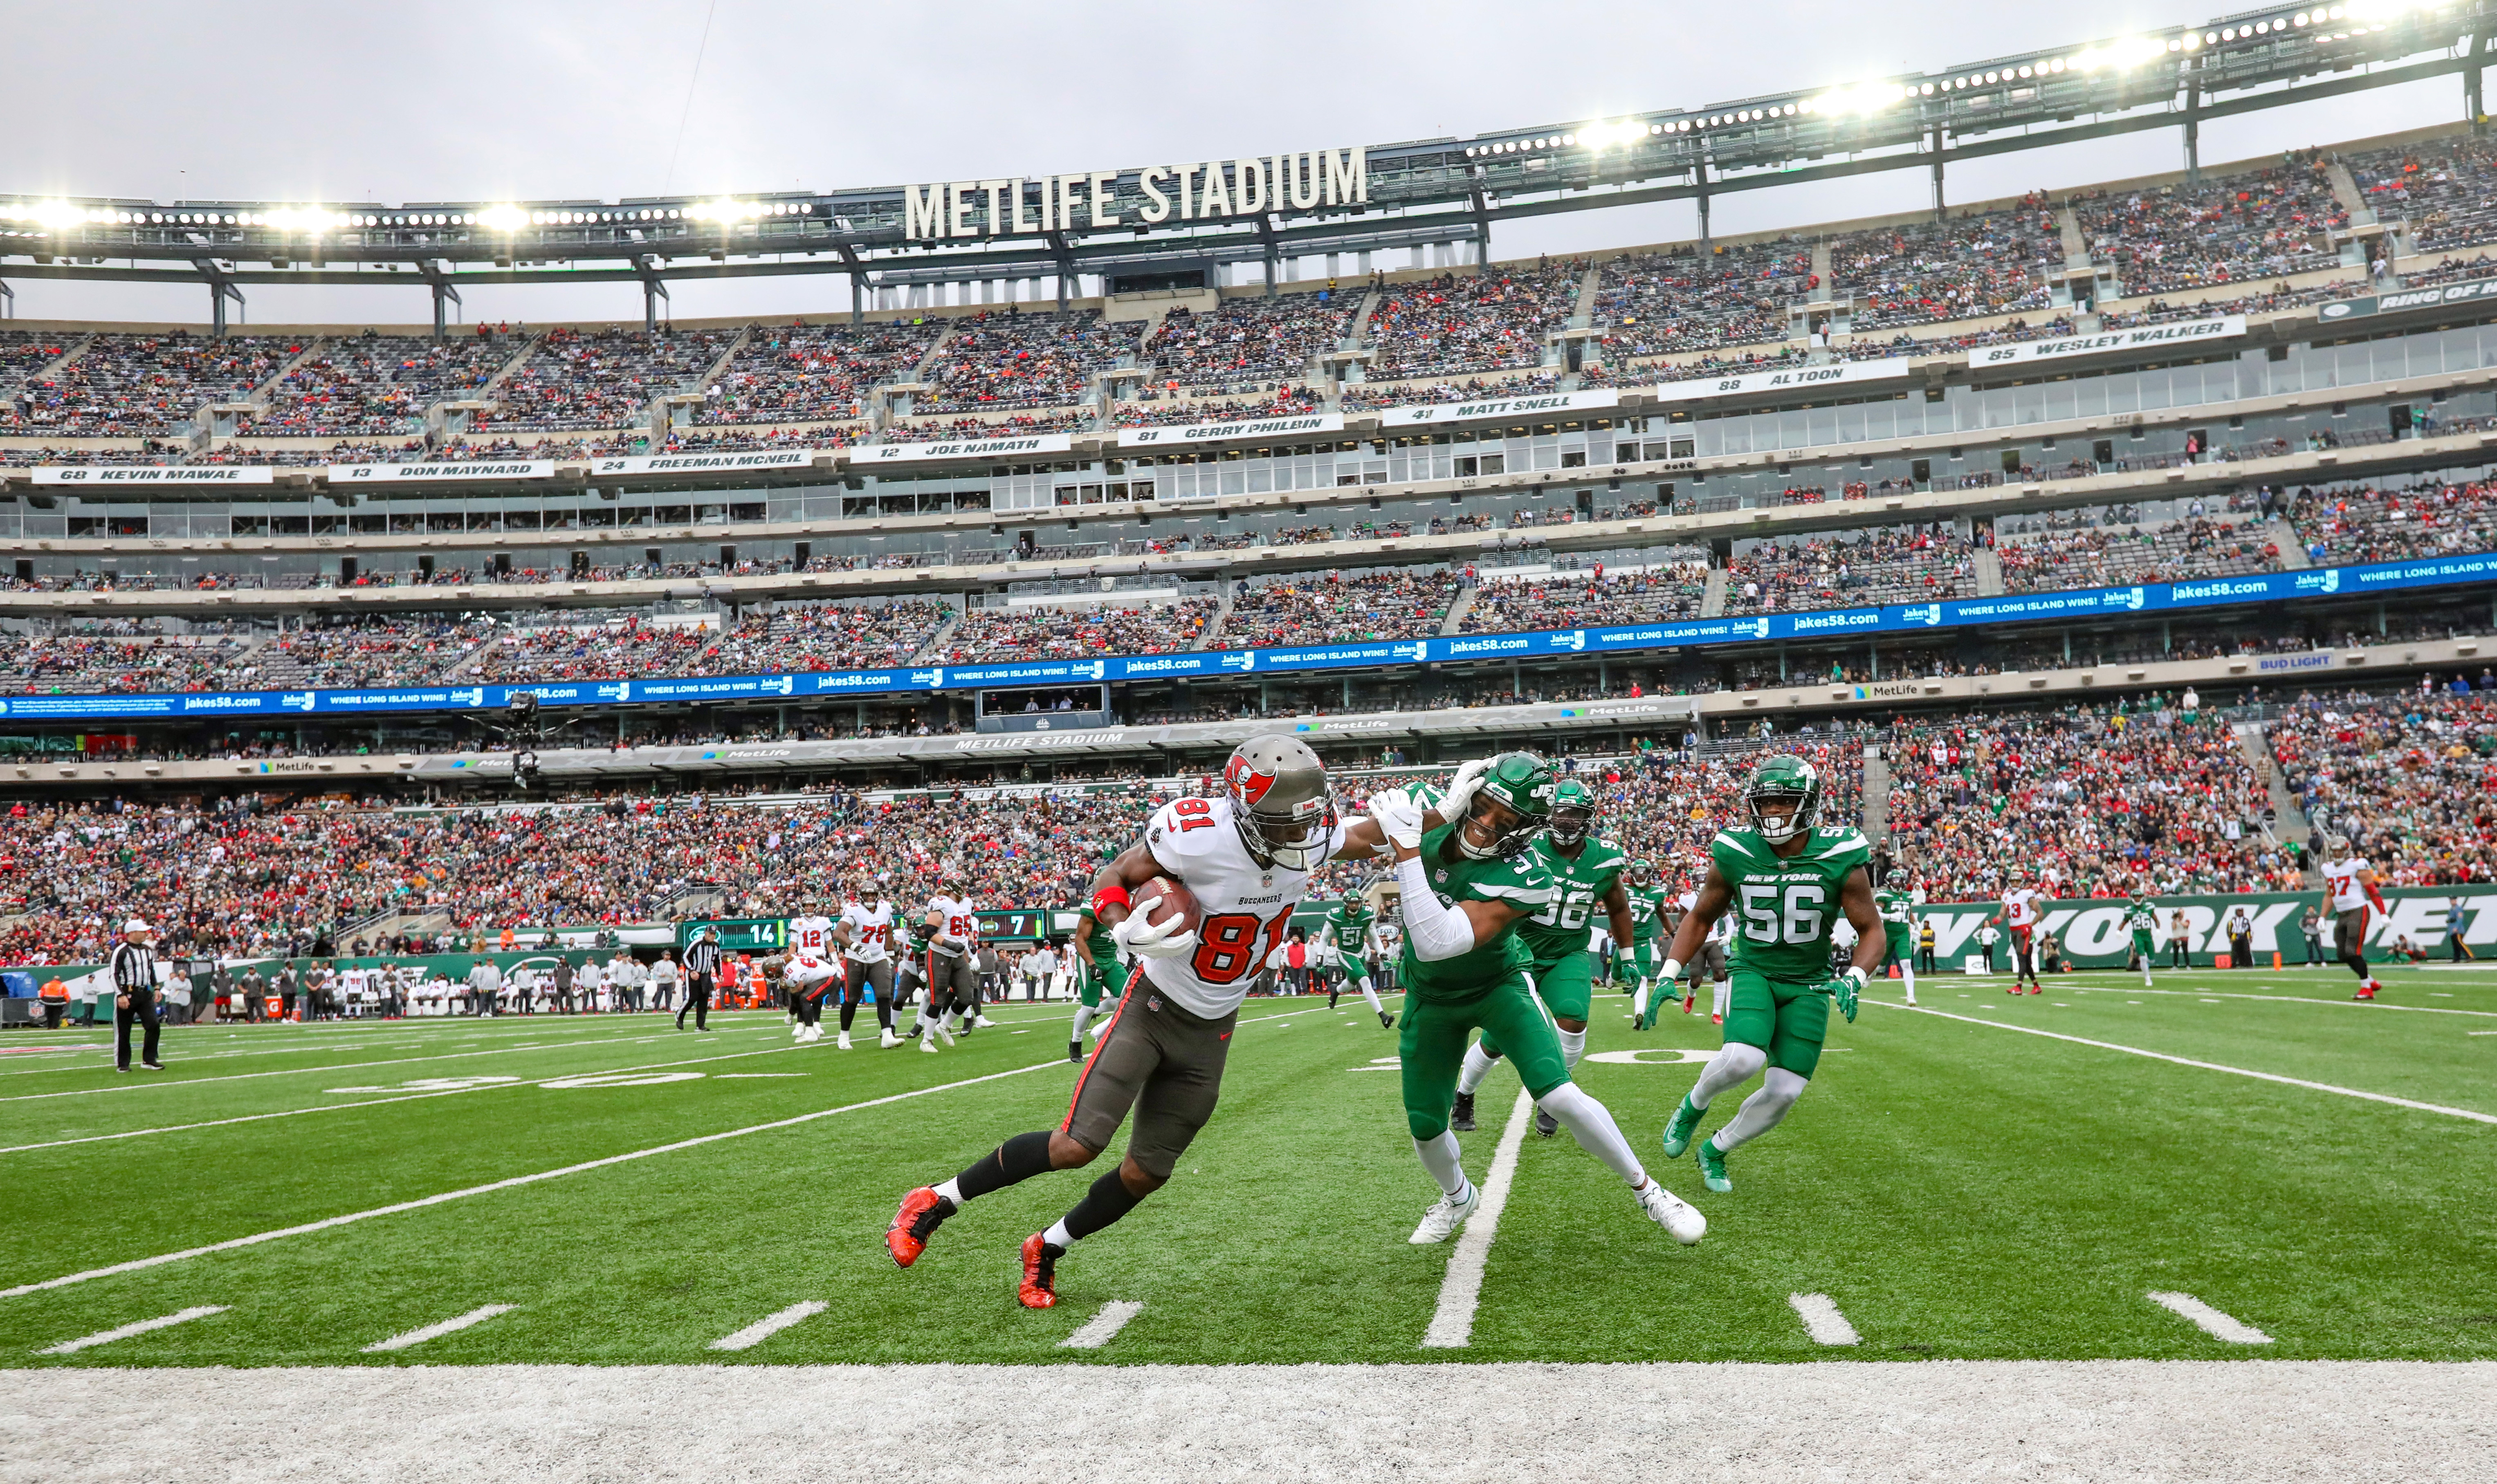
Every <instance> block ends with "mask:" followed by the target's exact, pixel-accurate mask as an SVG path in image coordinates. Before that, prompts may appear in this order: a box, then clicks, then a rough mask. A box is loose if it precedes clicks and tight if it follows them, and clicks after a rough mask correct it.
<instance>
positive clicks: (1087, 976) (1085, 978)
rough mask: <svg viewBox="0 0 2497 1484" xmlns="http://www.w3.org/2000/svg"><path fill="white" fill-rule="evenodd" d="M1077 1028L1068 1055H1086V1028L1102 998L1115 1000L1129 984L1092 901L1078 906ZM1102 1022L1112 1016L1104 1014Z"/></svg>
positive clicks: (1068, 1044)
mask: <svg viewBox="0 0 2497 1484" xmlns="http://www.w3.org/2000/svg"><path fill="white" fill-rule="evenodd" d="M1072 951H1073V952H1074V954H1075V955H1076V970H1075V1029H1074V1030H1073V1032H1071V1033H1070V1034H1069V1035H1068V1036H1067V1039H1066V1059H1067V1060H1069V1061H1081V1060H1083V1059H1084V1029H1085V1027H1086V1026H1090V1025H1091V1024H1092V1019H1093V1017H1094V1016H1095V1015H1098V1014H1099V1013H1100V1010H1101V1002H1102V1001H1103V1000H1105V999H1106V1000H1115V999H1117V998H1118V997H1119V995H1120V994H1121V993H1122V990H1123V988H1124V987H1125V984H1126V975H1125V974H1124V973H1123V972H1122V969H1121V967H1120V963H1119V945H1118V944H1117V943H1115V942H1113V941H1112V940H1111V938H1110V933H1109V931H1108V930H1107V929H1105V928H1103V927H1102V926H1101V919H1100V918H1099V917H1097V916H1095V915H1094V914H1093V911H1092V903H1090V902H1089V901H1088V902H1086V903H1084V904H1083V905H1082V906H1079V907H1077V908H1076V909H1075V941H1074V943H1073V945H1072ZM1101 1023H1102V1024H1103V1025H1105V1026H1106V1025H1108V1024H1109V1018H1108V1017H1106V1016H1103V1017H1102V1020H1101Z"/></svg>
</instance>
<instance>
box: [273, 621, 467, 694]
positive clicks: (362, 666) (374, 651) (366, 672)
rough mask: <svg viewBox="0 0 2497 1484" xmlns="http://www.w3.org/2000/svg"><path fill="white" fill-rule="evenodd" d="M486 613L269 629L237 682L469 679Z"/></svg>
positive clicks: (338, 684)
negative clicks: (278, 630) (272, 631)
mask: <svg viewBox="0 0 2497 1484" xmlns="http://www.w3.org/2000/svg"><path fill="white" fill-rule="evenodd" d="M495 632H496V630H495V626H494V624H493V622H492V621H491V620H489V619H476V618H456V617H449V616H433V615H427V614H392V615H370V616H357V617H352V618H341V619H332V620H331V621H328V622H323V623H315V624H311V625H308V626H306V627H302V628H292V629H288V630H286V631H284V632H283V633H280V634H277V635H274V636H273V637H271V638H270V639H269V640H268V641H267V642H266V643H263V644H262V645H260V646H259V647H256V648H255V649H253V650H252V651H251V654H250V655H249V656H248V660H247V665H248V668H247V669H245V670H243V671H241V672H240V673H238V674H237V676H236V677H235V685H234V688H236V689H251V690H262V689H266V690H277V689H284V688H287V687H290V686H309V687H312V688H315V689H330V688H337V689H353V688H357V687H361V686H368V685H416V684H421V683H423V682H425V681H427V680H434V679H442V680H451V679H461V680H466V679H478V678H479V677H478V675H477V673H476V669H475V664H474V656H475V655H476V652H477V650H478V649H479V648H480V647H483V646H486V645H489V644H491V643H492V642H493V638H494V634H495Z"/></svg>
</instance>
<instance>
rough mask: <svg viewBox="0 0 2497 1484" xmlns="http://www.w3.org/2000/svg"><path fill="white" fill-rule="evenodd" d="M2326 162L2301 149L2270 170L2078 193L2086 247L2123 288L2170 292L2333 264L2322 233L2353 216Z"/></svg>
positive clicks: (2336, 258) (2130, 292) (2335, 259)
mask: <svg viewBox="0 0 2497 1484" xmlns="http://www.w3.org/2000/svg"><path fill="white" fill-rule="evenodd" d="M2329 170H2330V164H2329V162H2328V161H2327V160H2326V159H2325V158H2324V157H2323V155H2322V154H2321V153H2320V152H2317V151H2310V150H2301V151H2298V152H2296V153H2295V154H2293V155H2292V156H2290V157H2288V158H2285V159H2283V161H2282V162H2281V163H2280V164H2279V165H2276V166H2273V167H2271V168H2270V169H2268V170H2262V171H2257V172H2252V173H2249V174H2242V175H2230V176H2228V177H2226V178H2223V179H2218V180H2208V181H2205V182H2203V184H2202V185H2201V186H2199V187H2198V188H2189V187H2186V186H2182V185H2166V186H2160V187H2157V188H2155V189H2149V190H2139V191H2127V192H2122V193H2117V194H2107V193H2093V194H2091V195H2090V196H2088V197H2086V198H2075V202H2076V206H2077V214H2078V217H2079V221H2080V227H2081V234H2082V236H2083V237H2085V238H2086V239H2087V240H2088V242H2089V244H2090V248H2091V251H2092V252H2093V253H2094V254H2095V255H2096V256H2098V257H2099V258H2101V259H2102V260H2106V261H2111V262H2113V263H2114V265H2115V268H2116V278H2117V281H2118V282H2119V283H2120V284H2121V285H2122V286H2123V288H2124V292H2125V294H2126V295H2127V296H2134V295H2141V294H2173V293H2176V292H2178V291H2179V290H2183V289H2198V288H2207V287H2210V286H2212V285H2216V284H2224V283H2235V282H2239V281H2241V280H2244V279H2249V278H2277V277H2280V276H2281V275H2283V274H2286V273H2297V272H2304V271H2306V270H2308V269H2311V268H2331V267H2333V266H2335V265H2337V264H2338V263H2339V262H2340V261H2341V260H2340V254H2339V251H2338V249H2336V248H2335V247H2333V245H2332V243H2331V239H2330V236H2329V234H2330V233H2331V232H2332V231H2334V230H2335V229H2338V228H2343V227H2347V226H2348V225H2349V224H2350V215H2349V212H2348V211H2346V210H2345V209H2343V207H2342V205H2341V204H2340V202H2339V201H2338V200H2337V199H2335V197H2334V195H2333V192H2332V181H2331V176H2330V174H2329Z"/></svg>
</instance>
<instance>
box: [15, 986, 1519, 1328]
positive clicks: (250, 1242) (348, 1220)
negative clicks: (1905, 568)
mask: <svg viewBox="0 0 2497 1484" xmlns="http://www.w3.org/2000/svg"><path fill="white" fill-rule="evenodd" d="M1320 1008H1322V1007H1320ZM1308 1013H1309V1011H1308V1010H1291V1011H1286V1012H1285V1013H1284V1014H1282V1015H1261V1016H1257V1017H1254V1018H1253V1019H1250V1020H1245V1021H1242V1022H1240V1023H1239V1024H1241V1025H1243V1026H1253V1025H1256V1024H1257V1023H1258V1022H1259V1021H1275V1020H1288V1019H1290V1018H1291V1017H1292V1016H1295V1015H1306V1014H1308ZM777 1049H778V1050H783V1051H786V1050H794V1048H790V1047H781V1048H777ZM1064 1065H1066V1063H1065V1062H1064V1061H1063V1060H1059V1059H1056V1058H1052V1059H1051V1060H1048V1061H1036V1062H1033V1063H1032V1064H1031V1065H1029V1066H1018V1067H1013V1068H1010V1069H1008V1070H1006V1071H1002V1072H990V1073H988V1074H986V1075H984V1076H980V1077H965V1078H964V1079H963V1080H962V1081H960V1082H948V1083H940V1084H938V1085H937V1086H935V1087H932V1088H914V1089H911V1090H909V1091H907V1092H896V1093H893V1094H891V1095H889V1096H885V1097H871V1098H869V1099H868V1100H866V1101H865V1102H858V1103H844V1104H842V1105H841V1106H839V1107H838V1108H824V1109H819V1110H817V1111H816V1112H813V1113H802V1114H799V1115H798V1116H797V1117H795V1118H787V1119H774V1121H771V1122H769V1123H753V1124H749V1125H747V1126H746V1127H743V1128H731V1129H728V1130H726V1131H725V1132H722V1133H715V1134H702V1135H698V1136H697V1137H695V1138H691V1139H680V1140H678V1141H677V1142H676V1143H674V1144H660V1145H655V1146H653V1147H651V1148H649V1149H644V1150H635V1151H633V1152H630V1153H624V1154H610V1155H608V1156H607V1157H605V1158H603V1159H591V1160H586V1161H585V1162H583V1163H581V1164H568V1165H565V1166H563V1167H562V1168H561V1169H555V1170H540V1171H539V1172H537V1173H536V1174H534V1175H515V1176H512V1177H511V1178H509V1179H508V1180H497V1181H491V1182H489V1183H488V1184H482V1185H470V1186H468V1187H467V1188H466V1189H462V1190H445V1191H442V1192H440V1193H439V1194H435V1195H427V1196H422V1197H420V1198H418V1199H416V1200H412V1201H400V1202H397V1203H396V1204H395V1205H390V1206H376V1207H374V1208H373V1209H372V1210H370V1211H356V1212H350V1213H348V1214H347V1215H345V1216H330V1217H327V1218H325V1219H323V1220H319V1221H307V1222H304V1223H303V1224H301V1225H300V1226H281V1227H279V1228H278V1229H276V1230H275V1231H266V1232H255V1233H253V1234H252V1235H251V1236H248V1237H231V1238H228V1239H227V1240H226V1241H223V1242H212V1243H209V1244H208V1245H207V1246H205V1247H184V1248H183V1249H182V1250H180V1251H178V1252H160V1253H158V1254H156V1255H155V1256H153V1257H135V1258H132V1259H131V1260H130V1261H128V1262H117V1263H114V1264H113V1265H111V1267H107V1268H89V1269H88V1270H86V1271H85V1272H83V1273H65V1274H63V1275H61V1276H60V1277H59V1278H47V1279H43V1280H42V1281H40V1282H33V1283H20V1284H18V1285H17V1286H16V1287H15V1288H0V1299H15V1298H22V1297H24V1296H25V1295H27V1294H30V1293H42V1292H44V1291H46V1290H47V1289H52V1288H66V1287H68V1286H69V1285H70V1284H72V1283H83V1282H86V1281H88V1280H89V1279H99V1278H112V1277H114V1276H116V1275H119V1274H123V1273H137V1272H141V1271H142V1270H144V1269H147V1268H156V1267H162V1266H164V1265H165V1264H167V1263H169V1262H180V1261H182V1260H183V1259H185V1258H190V1257H205V1256H206V1255H208V1254H209V1253H211V1252H230V1251H233V1250H235V1249H237V1248H238V1247H258V1246H259V1245H260V1244H262V1243H264V1242H275V1241H277V1240H278V1239H279V1238H282V1237H300V1236H304V1235H307V1234H309V1233H312V1232H318V1231H328V1230H330V1229H331V1228H332V1227H337V1226H348V1225H352V1224H354V1223H355V1222H358V1221H363V1220H368V1219H370V1218H372V1217H374V1216H396V1215H398V1214H399V1213H400V1212H403V1211H421V1210H423V1209H424V1208H426V1207H427V1206H439V1205H441V1204H442V1203H443V1202H445V1201H456V1200H459V1199H461V1198H463V1197H466V1196H471V1195H487V1194H490V1193H492V1192H493V1191H496V1190H509V1189H513V1188H516V1187H518V1186H521V1185H533V1184H538V1183H539V1182H540V1181H547V1180H555V1179H558V1178H560V1177H562V1176H566V1175H579V1174H582V1173H583V1172H585V1171H588V1170H601V1169H605V1168H606V1167H607V1166H609V1165H613V1164H629V1163H631V1162H632V1161H634V1160H636V1159H648V1158H649V1157H651V1156H652V1155H654V1154H672V1153H675V1152H678V1151H679V1150H688V1149H698V1148H700V1147H701V1146H703V1145H706V1144H717V1143H719V1142H720V1141H721V1140H723V1139H741V1138H743V1137H744V1136H745V1135H747V1134H759V1133H768V1132H770V1131H771V1130H773V1129H775V1128H794V1127H796V1126H797V1125H798V1124H801V1123H811V1122H813V1121H815V1120H817V1119H828V1118H833V1117H835V1116H837V1115H838V1114H843V1113H857V1112H859V1111H861V1110H862V1109H867V1108H881V1107H883V1106H885V1105H886V1104H888V1103H900V1102H907V1101H909V1100H910V1099H912V1098H914V1097H926V1096H927V1095H929V1094H930V1093H932V1092H951V1091H953V1090H954V1089H957V1088H970V1087H977V1086H979V1085H980V1084H981V1083H984V1082H996V1081H998V1080H1000V1079H1002V1078H1007V1077H1020V1076H1022V1075H1023V1074H1024V1073H1026V1072H1045V1071H1047V1070H1049V1069H1050V1068H1051V1067H1054V1066H1064ZM498 1086H505V1087H508V1086H511V1084H508V1083H506V1084H498ZM1510 1162H1511V1163H1512V1164H1514V1163H1515V1158H1514V1154H1513V1152H1512V1157H1511V1161H1510ZM1476 1281H1477V1282H1479V1281H1480V1279H1479V1276H1477V1279H1476Z"/></svg>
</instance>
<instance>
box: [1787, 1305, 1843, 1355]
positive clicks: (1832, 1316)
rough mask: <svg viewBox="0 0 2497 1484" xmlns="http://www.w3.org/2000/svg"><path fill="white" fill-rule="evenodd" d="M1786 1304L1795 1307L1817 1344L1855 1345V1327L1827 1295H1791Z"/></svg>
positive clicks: (1805, 1328)
mask: <svg viewBox="0 0 2497 1484" xmlns="http://www.w3.org/2000/svg"><path fill="white" fill-rule="evenodd" d="M1786 1302H1787V1303H1788V1304H1790V1305H1793V1306H1794V1311H1795V1316H1796V1317H1797V1318H1799V1319H1801V1320H1803V1327H1804V1330H1805V1332H1806V1333H1808V1334H1810V1335H1811V1336H1812V1340H1813V1343H1815V1344H1854V1343H1855V1342H1857V1338H1858V1337H1857V1336H1856V1333H1855V1326H1854V1325H1852V1324H1849V1323H1848V1322H1847V1316H1846V1315H1845V1314H1842V1313H1840V1312H1839V1311H1838V1305H1837V1304H1835V1303H1834V1302H1832V1301H1831V1299H1830V1297H1829V1295H1828V1294H1825V1293H1789V1294H1787V1295H1786Z"/></svg>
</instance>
